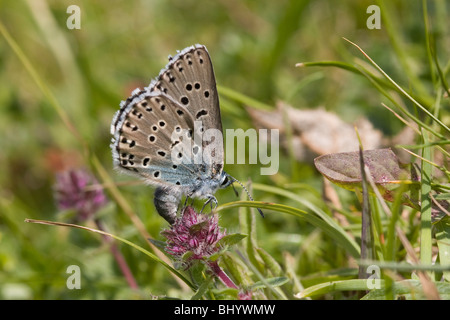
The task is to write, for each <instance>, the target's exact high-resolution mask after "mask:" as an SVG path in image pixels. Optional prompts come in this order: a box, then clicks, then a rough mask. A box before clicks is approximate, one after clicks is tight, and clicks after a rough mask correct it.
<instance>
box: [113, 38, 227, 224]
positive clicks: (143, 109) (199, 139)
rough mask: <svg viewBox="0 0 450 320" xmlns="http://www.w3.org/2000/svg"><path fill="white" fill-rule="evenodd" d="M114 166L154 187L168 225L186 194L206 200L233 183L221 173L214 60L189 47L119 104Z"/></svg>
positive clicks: (115, 122)
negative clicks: (157, 74) (146, 84)
mask: <svg viewBox="0 0 450 320" xmlns="http://www.w3.org/2000/svg"><path fill="white" fill-rule="evenodd" d="M111 134H112V135H113V138H112V142H111V149H112V153H113V162H114V166H115V167H116V168H118V169H120V170H121V171H124V172H126V173H130V174H134V175H137V176H138V177H140V178H143V179H144V180H145V181H146V182H147V183H148V184H150V185H153V186H156V190H155V198H154V203H155V207H156V209H157V211H158V213H159V214H160V215H161V216H163V217H164V218H165V219H166V220H167V221H168V222H169V223H173V222H174V221H175V218H176V213H177V209H178V205H179V203H180V201H181V198H182V196H187V197H189V198H200V199H207V202H211V201H212V202H214V203H217V200H216V199H215V197H214V194H215V192H216V191H217V190H218V189H219V188H225V187H227V186H229V185H230V184H231V183H232V182H233V181H234V179H233V178H232V177H231V176H229V175H228V174H227V173H226V172H225V171H223V164H224V151H223V137H222V121H221V116H220V106H219V98H218V94H217V89H216V82H215V77H214V72H213V67H212V63H211V59H210V57H209V54H208V51H207V50H206V48H205V47H204V46H202V45H195V46H191V47H188V48H186V49H184V50H182V51H181V52H179V53H178V54H177V55H176V56H175V57H173V58H172V57H169V64H168V65H167V66H166V67H165V68H164V69H162V70H161V72H160V74H159V76H158V77H157V78H156V79H154V80H153V81H152V82H151V83H150V85H149V86H148V87H147V88H144V89H143V90H140V89H136V90H134V91H133V92H132V94H131V96H130V97H129V98H128V99H127V100H126V101H122V103H121V104H120V110H119V111H117V113H116V115H115V116H114V118H113V121H112V123H111Z"/></svg>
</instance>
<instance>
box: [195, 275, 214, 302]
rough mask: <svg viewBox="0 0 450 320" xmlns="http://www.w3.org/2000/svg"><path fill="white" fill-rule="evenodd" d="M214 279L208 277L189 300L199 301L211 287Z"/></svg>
mask: <svg viewBox="0 0 450 320" xmlns="http://www.w3.org/2000/svg"><path fill="white" fill-rule="evenodd" d="M213 279H214V277H212V276H209V277H207V278H206V279H205V280H204V281H203V282H202V284H201V285H200V287H199V288H198V290H197V292H195V294H194V295H193V296H192V297H191V300H199V299H201V298H202V297H203V295H204V294H205V293H206V291H207V290H208V288H209V286H210V285H211V283H212V282H213Z"/></svg>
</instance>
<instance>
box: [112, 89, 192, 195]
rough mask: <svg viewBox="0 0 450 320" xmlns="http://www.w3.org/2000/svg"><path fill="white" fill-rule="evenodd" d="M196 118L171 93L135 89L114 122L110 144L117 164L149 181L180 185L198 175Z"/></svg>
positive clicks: (180, 188)
mask: <svg viewBox="0 0 450 320" xmlns="http://www.w3.org/2000/svg"><path fill="white" fill-rule="evenodd" d="M193 122H194V119H193V118H192V116H191V114H190V113H189V112H188V111H187V110H186V108H185V107H183V106H181V105H180V104H178V103H177V102H175V101H174V100H173V99H172V98H171V97H169V96H167V95H165V94H163V93H161V92H154V93H151V92H149V91H148V90H142V91H138V90H136V91H134V92H133V95H132V96H131V97H130V98H128V99H127V100H126V101H124V102H122V104H121V109H120V110H119V111H118V112H117V113H116V115H115V117H114V119H113V122H112V124H111V134H113V136H114V137H113V139H112V143H111V148H112V151H113V159H114V164H115V166H116V167H117V168H119V169H121V170H122V171H125V172H126V173H131V174H135V175H138V176H140V177H142V178H144V179H145V180H146V181H147V182H148V183H149V184H152V185H156V186H161V187H173V188H175V189H177V188H178V190H179V191H180V192H182V191H183V187H185V188H187V186H190V185H192V180H193V179H194V177H195V173H194V168H193V164H192V163H189V159H188V157H189V156H190V153H189V151H190V150H187V149H186V148H180V146H182V145H183V144H182V143H181V142H184V143H186V144H187V145H191V137H190V136H191V132H192V131H191V128H192V127H193Z"/></svg>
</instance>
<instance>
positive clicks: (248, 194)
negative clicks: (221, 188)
mask: <svg viewBox="0 0 450 320" xmlns="http://www.w3.org/2000/svg"><path fill="white" fill-rule="evenodd" d="M232 178H233V177H232ZM234 181H236V182H237V183H239V184H240V185H241V187H242V188H243V189H244V190H245V192H246V193H247V196H248V198H249V199H250V200H251V201H255V200H253V197H252V196H251V194H250V192H249V191H248V189H247V188H246V187H245V186H244V184H243V183H242V182H240V181H239V180H238V179H236V178H233V182H234ZM232 186H233V185H232ZM233 189H234V192H235V193H236V195H239V194H238V193H237V191H236V189H235V188H234V186H233ZM256 209H257V210H258V212H259V214H260V215H261V217H263V218H264V213H263V212H262V210H261V209H260V208H256Z"/></svg>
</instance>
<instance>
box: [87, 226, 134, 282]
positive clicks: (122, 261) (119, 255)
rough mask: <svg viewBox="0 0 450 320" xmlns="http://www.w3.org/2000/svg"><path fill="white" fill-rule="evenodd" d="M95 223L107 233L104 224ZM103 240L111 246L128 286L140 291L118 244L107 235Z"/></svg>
mask: <svg viewBox="0 0 450 320" xmlns="http://www.w3.org/2000/svg"><path fill="white" fill-rule="evenodd" d="M95 223H96V225H97V227H98V229H99V230H102V231H105V228H104V227H103V223H102V222H101V221H100V220H98V219H96V220H95ZM103 239H104V240H105V241H106V243H108V244H110V250H111V253H112V254H113V256H114V259H116V262H117V264H118V265H119V268H120V270H121V271H122V273H123V275H124V277H125V279H126V280H127V282H128V285H129V286H130V288H131V289H134V290H138V289H139V286H138V285H137V282H136V280H135V279H134V276H133V273H132V272H131V270H130V268H129V267H128V264H127V262H126V260H125V258H124V257H123V255H122V253H121V252H120V251H119V249H118V248H117V244H116V243H114V242H113V241H112V239H111V238H110V237H108V236H106V235H103Z"/></svg>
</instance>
